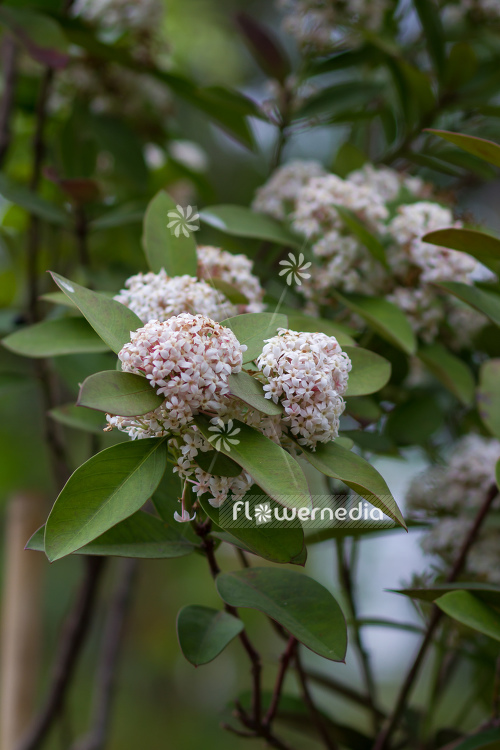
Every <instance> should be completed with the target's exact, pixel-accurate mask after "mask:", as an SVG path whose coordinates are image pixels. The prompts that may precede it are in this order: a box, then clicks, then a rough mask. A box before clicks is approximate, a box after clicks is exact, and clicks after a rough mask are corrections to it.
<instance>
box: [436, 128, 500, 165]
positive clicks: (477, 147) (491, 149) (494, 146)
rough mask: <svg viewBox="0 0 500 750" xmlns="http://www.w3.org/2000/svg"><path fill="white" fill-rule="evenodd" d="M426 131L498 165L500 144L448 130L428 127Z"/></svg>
mask: <svg viewBox="0 0 500 750" xmlns="http://www.w3.org/2000/svg"><path fill="white" fill-rule="evenodd" d="M427 132H428V133H433V134H434V135H437V136H439V137H440V138H444V140H445V141H449V142H450V143H454V144H455V146H458V147H459V148H462V149H463V150H464V151H467V152H468V153H469V154H474V156H478V157H479V158H480V159H484V161H487V162H488V163H489V164H493V165H494V166H495V167H500V146H499V145H498V143H494V142H493V141H487V140H485V139H484V138H477V137H476V136H475V135H464V134H463V133H451V132H450V131H448V130H435V129H433V128H429V129H428V130H427Z"/></svg>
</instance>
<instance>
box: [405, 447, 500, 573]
mask: <svg viewBox="0 0 500 750" xmlns="http://www.w3.org/2000/svg"><path fill="white" fill-rule="evenodd" d="M499 459H500V441H498V440H494V439H492V438H485V437H481V436H479V435H467V436H466V437H464V438H462V439H461V440H459V441H458V443H457V444H456V445H455V448H454V450H453V452H452V453H451V455H450V457H449V460H448V462H447V463H446V465H445V466H438V467H433V468H431V469H429V470H427V471H426V472H424V473H423V474H422V475H420V476H417V477H416V478H415V479H414V480H413V482H412V483H411V485H410V488H409V490H408V493H407V502H408V508H409V510H410V511H411V512H412V514H413V517H414V518H416V519H417V520H425V521H430V522H431V527H430V529H429V530H427V531H426V532H425V533H424V535H423V537H422V540H421V546H422V549H423V550H424V552H426V553H427V554H430V555H436V556H438V557H439V558H441V560H442V561H443V562H444V563H446V564H447V565H450V564H452V563H453V562H454V561H455V559H456V557H457V554H458V552H459V550H460V548H461V546H462V544H463V541H464V539H465V537H466V535H467V533H468V531H469V530H470V527H471V524H472V522H473V518H474V515H475V513H477V511H478V510H479V508H480V506H481V504H482V502H483V501H484V499H485V497H486V494H487V492H488V491H489V489H490V488H491V487H492V486H493V485H494V484H495V465H496V463H497V461H498V460H499ZM467 571H468V573H469V574H470V575H473V576H475V577H476V578H478V579H480V580H485V581H489V582H491V583H497V584H498V583H500V546H499V544H498V531H497V529H494V528H488V527H486V529H485V530H484V531H482V532H481V533H480V535H479V537H478V540H477V542H476V544H475V545H474V547H473V548H472V551H471V553H470V554H469V556H468V559H467Z"/></svg>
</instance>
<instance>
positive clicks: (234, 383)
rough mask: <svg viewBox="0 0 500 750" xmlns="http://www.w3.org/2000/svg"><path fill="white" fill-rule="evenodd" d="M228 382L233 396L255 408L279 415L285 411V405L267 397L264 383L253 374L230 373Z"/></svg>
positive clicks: (265, 412) (263, 412)
mask: <svg viewBox="0 0 500 750" xmlns="http://www.w3.org/2000/svg"><path fill="white" fill-rule="evenodd" d="M227 383H228V385H229V388H230V391H231V396H236V398H239V399H240V400H241V401H244V402H245V403H246V404H248V405H249V406H251V407H252V408H253V409H257V411H260V412H262V414H269V415H271V416H277V415H278V414H282V413H283V407H282V406H281V405H280V404H275V403H274V401H272V400H271V399H269V398H266V397H265V395H264V391H263V389H262V383H260V382H259V381H258V380H257V379H256V378H253V377H252V376H251V375H248V373H246V372H238V373H236V374H234V375H229V376H228V378H227Z"/></svg>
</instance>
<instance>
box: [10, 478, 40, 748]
mask: <svg viewBox="0 0 500 750" xmlns="http://www.w3.org/2000/svg"><path fill="white" fill-rule="evenodd" d="M44 510H45V502H44V498H43V497H41V496H40V495H37V494H35V493H19V494H17V495H15V496H14V497H12V499H11V500H10V502H9V504H8V508H7V518H6V530H5V531H6V539H5V563H4V590H3V601H2V637H1V646H0V648H1V662H0V664H1V666H0V750H14V748H15V746H16V742H17V741H18V740H19V739H20V737H21V735H22V734H23V732H24V731H25V730H26V727H27V726H28V723H29V720H30V719H31V717H32V715H33V710H34V708H35V697H36V689H37V681H38V668H37V667H38V661H39V655H40V644H41V630H42V627H41V621H42V615H41V603H42V578H43V573H44V569H45V565H46V561H45V558H44V556H43V555H42V554H40V553H39V552H27V551H25V550H24V546H25V544H26V542H27V541H28V539H29V538H30V536H31V535H32V534H33V532H34V531H36V529H37V528H38V527H39V526H41V525H42V524H43V521H44Z"/></svg>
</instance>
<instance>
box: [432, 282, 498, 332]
mask: <svg viewBox="0 0 500 750" xmlns="http://www.w3.org/2000/svg"><path fill="white" fill-rule="evenodd" d="M436 286H437V287H438V288H439V289H443V290H444V291H445V292H449V293H450V294H453V295H454V296H455V297H458V299H461V300H462V301H463V302H466V303H467V304H468V305H470V306H471V307H473V308H474V309H475V310H478V311H479V312H480V313H483V315H486V317H487V318H489V319H490V320H491V321H493V323H496V324H497V326H500V297H499V296H498V295H497V294H493V293H492V292H486V291H483V290H482V289H478V288H477V287H475V286H469V284H461V283H460V282H458V281H441V282H440V283H439V284H436Z"/></svg>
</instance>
